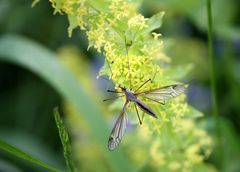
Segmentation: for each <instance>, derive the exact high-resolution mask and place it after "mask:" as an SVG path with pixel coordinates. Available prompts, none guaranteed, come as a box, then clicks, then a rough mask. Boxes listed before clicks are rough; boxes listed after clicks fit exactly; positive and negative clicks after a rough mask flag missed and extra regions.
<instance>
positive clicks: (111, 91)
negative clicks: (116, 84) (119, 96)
mask: <svg viewBox="0 0 240 172" xmlns="http://www.w3.org/2000/svg"><path fill="white" fill-rule="evenodd" d="M107 92H110V93H123V92H121V91H114V90H107Z"/></svg>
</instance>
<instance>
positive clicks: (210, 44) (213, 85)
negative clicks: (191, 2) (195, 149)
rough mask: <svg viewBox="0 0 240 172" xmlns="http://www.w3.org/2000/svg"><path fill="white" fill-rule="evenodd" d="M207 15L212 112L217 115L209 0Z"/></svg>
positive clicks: (214, 60)
mask: <svg viewBox="0 0 240 172" xmlns="http://www.w3.org/2000/svg"><path fill="white" fill-rule="evenodd" d="M207 15H208V55H209V58H210V70H211V90H212V93H211V94H212V112H213V115H215V116H217V115H218V104H217V90H216V69H215V65H216V59H215V57H214V53H213V39H212V38H213V34H212V10H211V0H207Z"/></svg>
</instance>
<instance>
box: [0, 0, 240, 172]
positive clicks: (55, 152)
mask: <svg viewBox="0 0 240 172" xmlns="http://www.w3.org/2000/svg"><path fill="white" fill-rule="evenodd" d="M212 7H213V27H214V53H215V56H216V57H215V58H216V62H217V63H216V70H217V71H216V74H217V100H218V104H219V106H218V107H219V116H220V122H219V124H218V126H220V129H219V131H221V132H220V135H218V134H216V131H215V128H216V121H215V119H214V118H212V117H213V115H212V114H211V106H212V105H211V90H210V71H209V70H210V69H209V58H208V50H207V20H206V19H207V17H206V2H205V1H192V0H183V1H178V0H145V1H143V2H142V6H141V8H140V12H141V13H142V14H143V15H144V16H145V17H150V16H152V15H153V14H155V13H157V12H159V11H162V10H163V11H165V12H166V14H165V17H164V20H163V26H162V28H161V29H160V30H159V32H160V33H162V34H163V39H164V50H165V53H166V54H167V55H168V56H170V57H171V58H172V59H173V65H179V64H186V63H191V64H192V65H193V69H192V71H191V73H190V74H189V75H188V77H187V78H186V83H190V86H189V90H188V102H189V104H191V105H192V106H194V107H195V108H197V109H198V110H200V111H202V112H203V113H204V114H205V117H204V121H206V123H207V129H208V131H209V133H210V134H211V135H212V136H213V138H215V137H218V136H220V140H221V142H220V143H217V146H216V147H215V149H214V151H213V153H212V155H211V157H210V158H209V160H208V162H210V163H212V164H213V165H214V166H215V167H216V168H217V169H218V170H219V171H226V172H238V171H240V164H239V162H240V139H239V135H240V20H239V19H240V1H238V0H214V1H213V3H212ZM67 26H68V21H67V17H66V16H65V15H53V9H52V7H51V5H50V3H49V2H48V1H44V0H42V1H41V2H40V3H38V4H37V5H36V6H35V7H34V8H31V1H29V0H21V1H19V0H1V1H0V37H1V38H2V37H3V36H4V35H7V34H11V35H18V36H22V37H25V38H29V39H31V40H33V41H34V42H37V43H39V44H41V45H43V46H44V47H46V48H47V49H49V50H51V51H53V52H56V53H57V54H58V56H59V58H61V61H62V62H63V63H65V64H66V65H67V66H68V67H69V69H70V70H71V71H72V72H73V73H74V74H75V75H76V76H77V77H78V78H79V80H80V81H81V85H82V88H83V90H84V91H85V92H87V93H88V95H91V96H90V97H89V98H90V99H92V101H95V102H97V103H96V104H98V105H99V107H98V108H100V109H101V110H102V111H107V110H105V109H106V107H107V104H105V105H104V104H103V103H102V102H101V100H102V99H104V98H105V97H107V96H108V95H107V94H106V93H105V91H106V88H109V87H110V86H111V84H110V83H108V82H107V81H105V80H101V79H100V80H97V79H96V76H97V72H98V70H99V68H100V67H101V66H102V65H103V57H102V56H101V55H99V54H98V53H97V52H96V51H94V50H90V51H86V50H87V47H88V42H87V39H86V36H85V34H84V32H81V31H79V30H78V29H76V30H74V32H73V35H72V37H71V38H69V37H68V35H67ZM23 44H24V42H23ZM8 48H9V49H8V51H11V48H12V47H8ZM19 53H21V51H20V52H19ZM33 55H34V54H33ZM33 58H34V57H33ZM109 85H110V86H109ZM93 90H94V91H93ZM56 106H59V107H60V110H61V114H63V116H64V117H65V116H67V115H68V114H67V113H66V112H69V111H71V107H70V105H69V104H68V103H66V101H65V100H63V97H62V96H61V95H60V94H59V93H57V91H56V90H55V89H54V88H53V87H51V86H50V84H49V82H47V81H46V80H44V79H41V78H40V77H39V76H37V75H36V74H34V73H33V72H31V71H29V70H26V69H24V68H22V67H20V66H18V65H14V64H12V63H8V62H6V61H3V60H0V138H1V139H2V140H5V141H7V142H8V143H11V144H13V145H15V146H17V147H19V148H21V149H22V150H25V151H26V152H30V153H31V154H32V155H36V156H37V157H39V158H40V159H44V160H45V161H46V162H49V164H52V165H54V166H56V167H59V168H63V167H64V166H65V165H64V158H63V154H62V146H61V142H60V139H59V137H58V131H57V128H56V125H55V121H54V118H53V112H52V111H53V108H54V107H56ZM89 106H90V105H89ZM89 108H91V106H90V107H89ZM66 121H67V124H69V125H68V128H69V130H70V131H71V137H72V138H74V139H76V140H80V142H81V143H82V144H84V143H85V144H88V143H89V142H88V141H86V140H87V139H89V136H86V135H88V134H89V132H88V127H89V126H85V125H86V124H85V122H84V121H81V120H80V121H78V119H76V116H74V115H72V116H70V117H67V119H66ZM79 125H81V126H84V128H85V129H86V132H84V133H82V134H81V135H80V136H79V135H77V133H78V132H79V130H82V128H81V127H80V128H79V129H78V126H79ZM72 126H74V127H72ZM106 127H108V126H106ZM84 131H85V130H84ZM76 137H77V138H76ZM78 137H80V138H78ZM73 145H74V144H73ZM89 149H92V147H90V148H89ZM93 150H94V151H96V152H97V153H96V157H98V156H99V153H101V150H98V149H97V148H95V149H94V148H93ZM79 152H81V153H82V154H84V150H81V149H80V150H79ZM86 152H87V151H86ZM75 156H77V155H75ZM89 156H93V157H94V156H95V155H94V152H93V155H89ZM77 166H78V167H79V169H81V168H82V167H84V166H91V164H78V165H77ZM96 166H98V168H99V169H96V171H101V164H96ZM102 168H103V169H104V167H102ZM82 169H88V167H84V168H82ZM0 171H3V172H15V171H16V172H17V171H45V170H44V169H42V168H39V167H37V166H35V165H30V164H29V163H27V162H26V161H23V160H19V159H18V158H15V157H14V156H12V155H9V154H8V153H6V152H4V151H0Z"/></svg>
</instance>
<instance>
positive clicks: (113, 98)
mask: <svg viewBox="0 0 240 172" xmlns="http://www.w3.org/2000/svg"><path fill="white" fill-rule="evenodd" d="M123 96H124V95H121V96H117V97H112V98H109V99H104V100H103V102H106V101H108V100H115V99H117V98H119V97H123Z"/></svg>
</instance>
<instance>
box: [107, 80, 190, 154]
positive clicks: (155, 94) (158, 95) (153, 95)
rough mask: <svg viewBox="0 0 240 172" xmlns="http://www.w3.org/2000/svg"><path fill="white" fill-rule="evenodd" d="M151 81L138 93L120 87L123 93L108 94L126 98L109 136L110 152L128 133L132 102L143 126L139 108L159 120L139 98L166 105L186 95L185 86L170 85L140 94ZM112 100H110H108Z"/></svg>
mask: <svg viewBox="0 0 240 172" xmlns="http://www.w3.org/2000/svg"><path fill="white" fill-rule="evenodd" d="M150 80H151V79H149V80H147V81H146V82H144V83H143V84H142V85H141V86H140V87H139V88H138V89H137V90H136V91H132V90H130V89H128V88H126V87H122V86H119V88H120V89H121V91H112V90H108V92H112V93H121V94H123V95H120V96H118V97H123V96H125V98H126V101H125V103H124V106H123V109H122V111H121V113H120V115H119V117H118V119H117V121H116V122H115V124H114V127H113V129H112V131H111V134H110V136H109V140H108V149H109V150H110V151H112V150H114V149H115V148H116V147H117V146H118V145H119V144H120V142H121V140H122V137H123V135H124V133H125V131H126V128H127V121H128V119H127V114H126V109H127V106H128V104H129V103H130V102H133V103H134V107H135V110H136V113H137V116H138V120H139V123H140V124H142V122H143V117H142V119H140V116H139V113H138V108H139V109H140V110H142V111H143V112H144V113H146V114H148V115H150V116H152V117H154V118H157V115H156V113H155V112H154V111H153V110H152V109H151V107H149V106H148V105H147V104H145V103H144V102H143V101H141V100H139V99H138V97H144V98H146V99H149V100H152V101H154V102H157V103H160V104H164V103H165V101H166V100H168V99H171V98H174V97H177V96H179V95H180V94H182V93H184V92H185V90H186V88H185V87H184V86H183V85H180V84H179V85H178V84H176V85H169V86H165V87H160V88H156V89H152V90H148V91H143V92H138V91H139V89H140V88H141V87H142V86H143V85H145V84H146V83H147V82H149V81H150ZM118 97H117V98H118ZM106 100H110V99H106Z"/></svg>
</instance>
